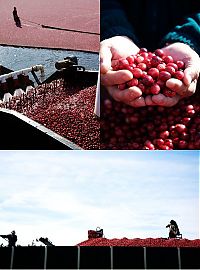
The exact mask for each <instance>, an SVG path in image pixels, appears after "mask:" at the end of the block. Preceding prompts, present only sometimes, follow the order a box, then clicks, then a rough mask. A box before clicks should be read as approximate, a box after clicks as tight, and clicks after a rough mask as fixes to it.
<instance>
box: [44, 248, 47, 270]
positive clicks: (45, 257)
mask: <svg viewBox="0 0 200 270" xmlns="http://www.w3.org/2000/svg"><path fill="white" fill-rule="evenodd" d="M44 269H47V246H45V247H44Z"/></svg>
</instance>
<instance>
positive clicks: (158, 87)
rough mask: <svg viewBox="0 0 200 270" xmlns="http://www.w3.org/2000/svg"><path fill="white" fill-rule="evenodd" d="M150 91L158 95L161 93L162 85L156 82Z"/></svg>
mask: <svg viewBox="0 0 200 270" xmlns="http://www.w3.org/2000/svg"><path fill="white" fill-rule="evenodd" d="M150 92H151V94H153V95H157V94H159V93H160V86H159V85H158V84H154V85H152V86H151V87H150Z"/></svg>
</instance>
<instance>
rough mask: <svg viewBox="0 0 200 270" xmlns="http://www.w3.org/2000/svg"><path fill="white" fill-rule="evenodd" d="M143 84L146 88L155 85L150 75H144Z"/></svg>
mask: <svg viewBox="0 0 200 270" xmlns="http://www.w3.org/2000/svg"><path fill="white" fill-rule="evenodd" d="M142 83H143V84H144V85H146V86H151V85H153V83H154V80H153V78H152V77H151V76H150V75H146V74H145V75H144V76H143V77H142Z"/></svg>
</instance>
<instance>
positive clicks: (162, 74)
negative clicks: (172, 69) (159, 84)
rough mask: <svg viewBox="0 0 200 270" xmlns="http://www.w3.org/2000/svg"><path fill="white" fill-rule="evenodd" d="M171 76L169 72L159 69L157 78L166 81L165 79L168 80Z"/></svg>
mask: <svg viewBox="0 0 200 270" xmlns="http://www.w3.org/2000/svg"><path fill="white" fill-rule="evenodd" d="M170 78H171V74H170V73H169V72H167V71H161V72H160V75H159V79H160V80H161V81H164V82H166V81H167V80H169V79H170Z"/></svg>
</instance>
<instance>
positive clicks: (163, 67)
mask: <svg viewBox="0 0 200 270" xmlns="http://www.w3.org/2000/svg"><path fill="white" fill-rule="evenodd" d="M165 68H166V64H165V63H162V64H159V65H157V69H158V70H159V71H162V70H165Z"/></svg>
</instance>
